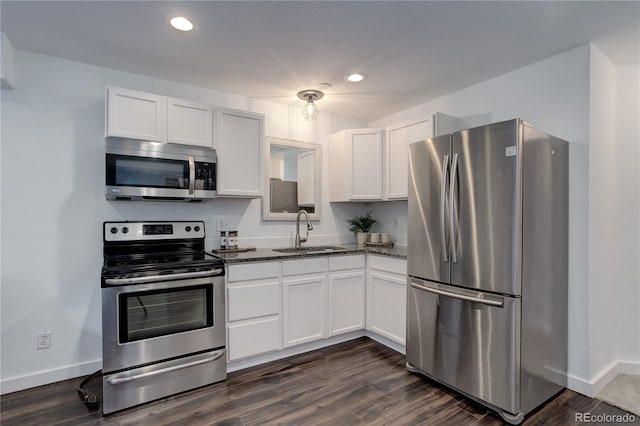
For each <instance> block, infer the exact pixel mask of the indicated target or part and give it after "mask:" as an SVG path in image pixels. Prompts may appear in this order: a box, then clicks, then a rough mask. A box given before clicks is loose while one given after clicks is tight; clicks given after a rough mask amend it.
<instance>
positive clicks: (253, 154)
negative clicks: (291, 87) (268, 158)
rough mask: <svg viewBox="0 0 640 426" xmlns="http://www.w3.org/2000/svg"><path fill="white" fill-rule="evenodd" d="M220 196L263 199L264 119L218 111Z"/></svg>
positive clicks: (217, 138)
mask: <svg viewBox="0 0 640 426" xmlns="http://www.w3.org/2000/svg"><path fill="white" fill-rule="evenodd" d="M215 126H216V137H215V141H214V148H215V149H216V154H217V156H218V164H217V173H218V185H217V194H218V196H232V197H248V198H251V197H261V196H262V188H263V181H264V175H263V167H264V166H263V164H262V163H263V149H264V115H262V114H255V113H251V112H247V111H238V110H233V109H229V108H216V120H215Z"/></svg>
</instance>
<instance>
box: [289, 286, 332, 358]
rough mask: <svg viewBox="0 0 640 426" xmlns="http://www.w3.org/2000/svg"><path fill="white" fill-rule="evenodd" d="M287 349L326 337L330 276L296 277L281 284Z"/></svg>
mask: <svg viewBox="0 0 640 426" xmlns="http://www.w3.org/2000/svg"><path fill="white" fill-rule="evenodd" d="M282 286H283V287H282V289H283V305H284V312H283V318H284V346H285V347H289V346H293V345H299V344H301V343H307V342H312V341H314V340H319V339H324V338H325V337H327V277H326V275H324V274H323V275H311V276H304V277H302V276H297V277H291V278H288V279H285V280H283V281H282Z"/></svg>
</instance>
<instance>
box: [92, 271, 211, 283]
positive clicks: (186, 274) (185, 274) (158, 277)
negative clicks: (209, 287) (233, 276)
mask: <svg viewBox="0 0 640 426" xmlns="http://www.w3.org/2000/svg"><path fill="white" fill-rule="evenodd" d="M223 271H224V270H223V269H222V268H218V269H210V270H208V271H199V272H183V273H180V274H166V275H149V276H146V277H133V278H107V279H105V280H104V283H105V284H107V285H128V284H145V283H152V282H156V281H168V280H186V279H189V278H202V277H212V276H215V275H220V274H221V273H222V272H223Z"/></svg>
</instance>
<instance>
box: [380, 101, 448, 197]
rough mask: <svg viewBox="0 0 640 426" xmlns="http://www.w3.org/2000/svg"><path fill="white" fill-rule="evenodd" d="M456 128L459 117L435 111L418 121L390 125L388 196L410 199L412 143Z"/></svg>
mask: <svg viewBox="0 0 640 426" xmlns="http://www.w3.org/2000/svg"><path fill="white" fill-rule="evenodd" d="M454 130H455V118H454V117H451V116H448V115H445V114H442V113H435V114H432V115H430V116H428V117H425V118H423V119H421V120H418V121H413V122H408V123H401V124H395V125H393V126H389V127H387V129H386V138H385V172H384V178H385V180H384V199H385V200H406V199H407V197H408V185H409V145H410V144H412V143H414V142H419V141H422V140H425V139H429V138H432V137H434V136H439V135H443V134H446V133H450V132H453V131H454Z"/></svg>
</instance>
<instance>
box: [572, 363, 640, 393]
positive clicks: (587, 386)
mask: <svg viewBox="0 0 640 426" xmlns="http://www.w3.org/2000/svg"><path fill="white" fill-rule="evenodd" d="M618 374H638V375H640V362H633V361H614V362H612V363H611V364H609V365H608V366H606V367H605V368H603V369H602V370H601V371H600V372H599V373H598V374H596V375H595V376H594V377H593V378H592V379H591V380H585V379H583V378H580V377H576V376H572V375H568V377H567V387H568V388H569V389H571V390H573V391H575V392H578V393H581V394H583V395H585V396H588V397H591V398H593V397H595V396H596V395H597V394H598V393H599V392H600V391H601V390H602V389H604V387H605V386H607V385H608V384H609V382H611V381H612V380H613V379H614V378H615V377H616V376H617V375H618Z"/></svg>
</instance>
